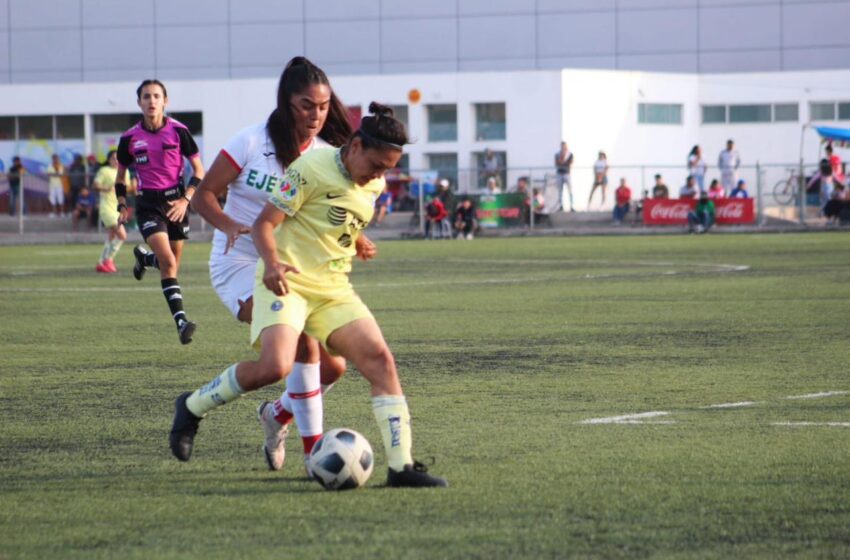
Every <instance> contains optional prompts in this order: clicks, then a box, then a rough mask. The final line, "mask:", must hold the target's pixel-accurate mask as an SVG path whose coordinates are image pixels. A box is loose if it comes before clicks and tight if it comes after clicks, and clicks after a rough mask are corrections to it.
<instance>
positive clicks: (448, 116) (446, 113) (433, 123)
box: [428, 105, 457, 166]
mask: <svg viewBox="0 0 850 560" xmlns="http://www.w3.org/2000/svg"><path fill="white" fill-rule="evenodd" d="M456 140H457V106H456V105H428V141H429V142H454V141H456ZM456 161H457V159H455V162H456ZM455 166H457V165H455Z"/></svg>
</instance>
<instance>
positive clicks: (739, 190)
mask: <svg viewBox="0 0 850 560" xmlns="http://www.w3.org/2000/svg"><path fill="white" fill-rule="evenodd" d="M729 198H750V193H748V192H747V182H746V181H744V180H743V179H738V184H737V185H736V186H735V188H734V189H732V192H730V193H729Z"/></svg>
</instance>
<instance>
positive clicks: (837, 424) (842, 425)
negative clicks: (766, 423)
mask: <svg viewBox="0 0 850 560" xmlns="http://www.w3.org/2000/svg"><path fill="white" fill-rule="evenodd" d="M771 426H788V427H790V428H797V427H802V428H805V427H808V426H831V427H837V428H850V422H772V423H771Z"/></svg>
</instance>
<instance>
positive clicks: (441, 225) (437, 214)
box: [425, 196, 451, 239]
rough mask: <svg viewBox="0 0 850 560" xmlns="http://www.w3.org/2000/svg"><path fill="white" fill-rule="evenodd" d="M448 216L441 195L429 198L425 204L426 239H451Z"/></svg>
mask: <svg viewBox="0 0 850 560" xmlns="http://www.w3.org/2000/svg"><path fill="white" fill-rule="evenodd" d="M448 217H449V213H448V212H447V211H446V207H445V206H443V201H442V200H440V197H437V196H435V197H432V198H429V199H428V204H426V205H425V239H451V229H450V226H449V222H448V220H446V218H448ZM432 227H433V230H432V229H431V228H432Z"/></svg>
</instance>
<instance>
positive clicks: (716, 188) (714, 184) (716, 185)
mask: <svg viewBox="0 0 850 560" xmlns="http://www.w3.org/2000/svg"><path fill="white" fill-rule="evenodd" d="M708 198H710V199H711V200H718V199H721V198H726V191H724V190H723V185H721V184H720V181H718V180H717V179H712V180H711V184H710V185H709V186H708Z"/></svg>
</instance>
